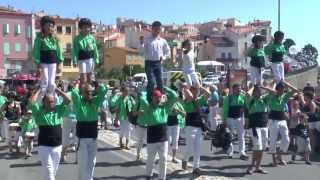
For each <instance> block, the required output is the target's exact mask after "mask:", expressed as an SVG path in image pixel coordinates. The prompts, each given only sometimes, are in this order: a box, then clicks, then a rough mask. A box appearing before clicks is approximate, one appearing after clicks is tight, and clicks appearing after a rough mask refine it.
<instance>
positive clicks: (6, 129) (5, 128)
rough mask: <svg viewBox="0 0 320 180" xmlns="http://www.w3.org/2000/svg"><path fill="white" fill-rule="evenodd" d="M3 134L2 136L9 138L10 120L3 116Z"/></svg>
mask: <svg viewBox="0 0 320 180" xmlns="http://www.w3.org/2000/svg"><path fill="white" fill-rule="evenodd" d="M1 136H2V138H4V139H6V141H8V140H9V121H8V120H7V119H6V118H3V120H2V125H1Z"/></svg>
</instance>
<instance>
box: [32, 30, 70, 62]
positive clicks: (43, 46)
mask: <svg viewBox="0 0 320 180" xmlns="http://www.w3.org/2000/svg"><path fill="white" fill-rule="evenodd" d="M48 50H54V51H56V53H57V61H58V62H59V63H60V62H62V61H63V59H64V57H63V49H62V48H61V44H60V42H59V39H57V38H56V37H50V36H46V37H42V35H41V33H38V34H37V37H36V39H35V40H34V46H33V50H32V58H33V60H34V62H35V63H36V64H39V63H40V62H41V59H40V51H48Z"/></svg>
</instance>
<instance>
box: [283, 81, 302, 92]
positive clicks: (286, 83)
mask: <svg viewBox="0 0 320 180" xmlns="http://www.w3.org/2000/svg"><path fill="white" fill-rule="evenodd" d="M283 83H284V84H285V85H286V86H288V87H289V88H290V89H291V90H292V91H293V92H295V93H297V92H299V90H298V89H297V88H296V87H294V86H292V85H291V84H290V83H289V82H287V81H283Z"/></svg>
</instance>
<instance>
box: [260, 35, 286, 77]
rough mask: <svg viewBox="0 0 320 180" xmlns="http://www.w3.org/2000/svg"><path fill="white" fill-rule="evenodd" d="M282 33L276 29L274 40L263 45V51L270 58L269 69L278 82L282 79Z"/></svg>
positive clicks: (283, 53) (284, 52)
mask: <svg viewBox="0 0 320 180" xmlns="http://www.w3.org/2000/svg"><path fill="white" fill-rule="evenodd" d="M283 38H284V33H283V32H281V31H277V32H275V33H274V42H272V43H270V44H269V45H267V46H266V47H265V49H264V50H265V53H266V55H267V56H268V57H269V58H270V60H271V69H272V73H273V76H274V79H275V81H276V82H277V83H278V82H280V81H283V80H284V67H283V57H284V55H285V54H286V50H285V48H284V46H283V44H282V41H283Z"/></svg>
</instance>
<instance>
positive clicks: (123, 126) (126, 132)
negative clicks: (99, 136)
mask: <svg viewBox="0 0 320 180" xmlns="http://www.w3.org/2000/svg"><path fill="white" fill-rule="evenodd" d="M131 131H132V125H131V123H130V122H129V121H128V120H121V121H120V138H122V137H123V136H124V137H125V138H126V139H128V140H129V139H130V137H131Z"/></svg>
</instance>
